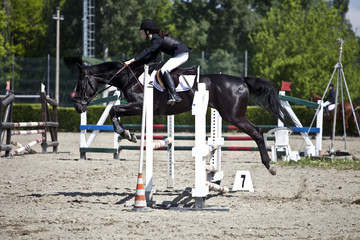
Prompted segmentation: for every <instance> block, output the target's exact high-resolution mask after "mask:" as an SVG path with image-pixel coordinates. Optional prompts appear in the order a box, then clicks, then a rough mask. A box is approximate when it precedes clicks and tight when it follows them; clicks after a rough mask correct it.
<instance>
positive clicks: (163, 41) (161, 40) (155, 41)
mask: <svg viewBox="0 0 360 240" xmlns="http://www.w3.org/2000/svg"><path fill="white" fill-rule="evenodd" d="M160 51H161V52H164V53H166V54H169V55H170V56H171V57H174V56H176V55H178V54H180V53H184V52H190V48H188V47H187V46H185V44H183V43H182V42H181V41H179V40H178V39H176V38H173V37H170V36H163V37H162V36H160V35H159V34H156V33H154V34H153V35H152V38H151V45H150V47H148V48H146V49H145V50H144V51H142V52H141V53H140V54H139V55H137V56H136V57H135V60H136V61H139V60H145V61H146V60H148V61H150V60H153V59H154V58H155V57H156V56H157V55H158V54H159V52H160Z"/></svg>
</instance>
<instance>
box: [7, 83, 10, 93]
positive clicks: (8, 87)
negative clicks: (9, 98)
mask: <svg viewBox="0 0 360 240" xmlns="http://www.w3.org/2000/svg"><path fill="white" fill-rule="evenodd" d="M6 90H8V91H10V81H6Z"/></svg>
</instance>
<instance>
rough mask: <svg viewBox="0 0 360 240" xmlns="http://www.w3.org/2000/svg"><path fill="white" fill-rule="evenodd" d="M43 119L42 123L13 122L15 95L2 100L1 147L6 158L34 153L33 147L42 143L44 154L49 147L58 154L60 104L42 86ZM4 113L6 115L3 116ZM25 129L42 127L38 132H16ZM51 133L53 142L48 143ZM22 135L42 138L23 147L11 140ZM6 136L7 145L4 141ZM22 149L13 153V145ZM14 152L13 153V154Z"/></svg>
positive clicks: (0, 107) (0, 116)
mask: <svg viewBox="0 0 360 240" xmlns="http://www.w3.org/2000/svg"><path fill="white" fill-rule="evenodd" d="M40 98H41V119H42V122H12V113H13V101H14V99H15V95H14V94H13V93H10V92H9V93H8V94H7V95H6V96H5V97H4V98H3V99H2V100H1V104H0V119H1V120H3V121H2V122H1V126H0V130H1V145H0V150H4V151H5V157H9V156H10V157H11V156H14V155H16V154H18V153H20V152H22V151H24V150H27V151H28V152H31V153H34V152H35V151H33V150H32V149H31V146H34V145H35V144H37V143H41V147H42V153H46V152H47V148H48V147H52V148H53V152H54V153H57V151H58V145H59V142H58V135H57V132H58V127H59V123H58V120H57V119H58V118H57V107H58V103H57V102H56V100H55V99H51V98H49V97H48V96H46V93H45V86H44V85H43V84H41V95H40ZM49 105H50V106H51V107H52V114H51V112H50V109H49ZM3 112H4V114H3ZM24 127H41V129H37V130H14V128H24ZM48 132H49V134H50V137H51V141H48V137H47V133H48ZM22 134H41V135H42V137H41V138H38V139H36V140H34V141H32V142H30V143H29V144H26V145H24V146H23V145H22V144H21V143H17V142H14V141H12V140H11V136H12V135H22ZM5 135H6V140H5V144H3V140H4V138H5ZM11 143H13V145H15V146H17V147H20V148H19V149H17V150H15V151H12V149H13V148H12V144H11ZM11 151H12V152H11Z"/></svg>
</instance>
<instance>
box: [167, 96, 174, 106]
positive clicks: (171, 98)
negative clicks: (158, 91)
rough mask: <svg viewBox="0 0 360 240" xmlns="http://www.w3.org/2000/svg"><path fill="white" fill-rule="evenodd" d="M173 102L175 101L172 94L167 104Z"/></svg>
mask: <svg viewBox="0 0 360 240" xmlns="http://www.w3.org/2000/svg"><path fill="white" fill-rule="evenodd" d="M175 103H176V101H175V99H174V98H173V97H172V96H171V97H170V98H169V99H168V100H167V104H169V105H174V104H175Z"/></svg>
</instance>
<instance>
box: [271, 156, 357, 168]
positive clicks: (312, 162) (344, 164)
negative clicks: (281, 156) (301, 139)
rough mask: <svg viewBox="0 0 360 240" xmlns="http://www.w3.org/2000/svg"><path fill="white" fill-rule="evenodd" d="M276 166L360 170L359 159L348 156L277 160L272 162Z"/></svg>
mask: <svg viewBox="0 0 360 240" xmlns="http://www.w3.org/2000/svg"><path fill="white" fill-rule="evenodd" d="M273 163H274V164H276V165H278V166H292V167H314V168H321V169H330V168H333V169H337V170H355V171H360V161H359V160H354V159H351V157H349V159H343V158H333V159H328V158H320V159H311V158H301V159H300V160H299V161H297V162H295V161H289V162H287V161H279V162H273Z"/></svg>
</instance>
